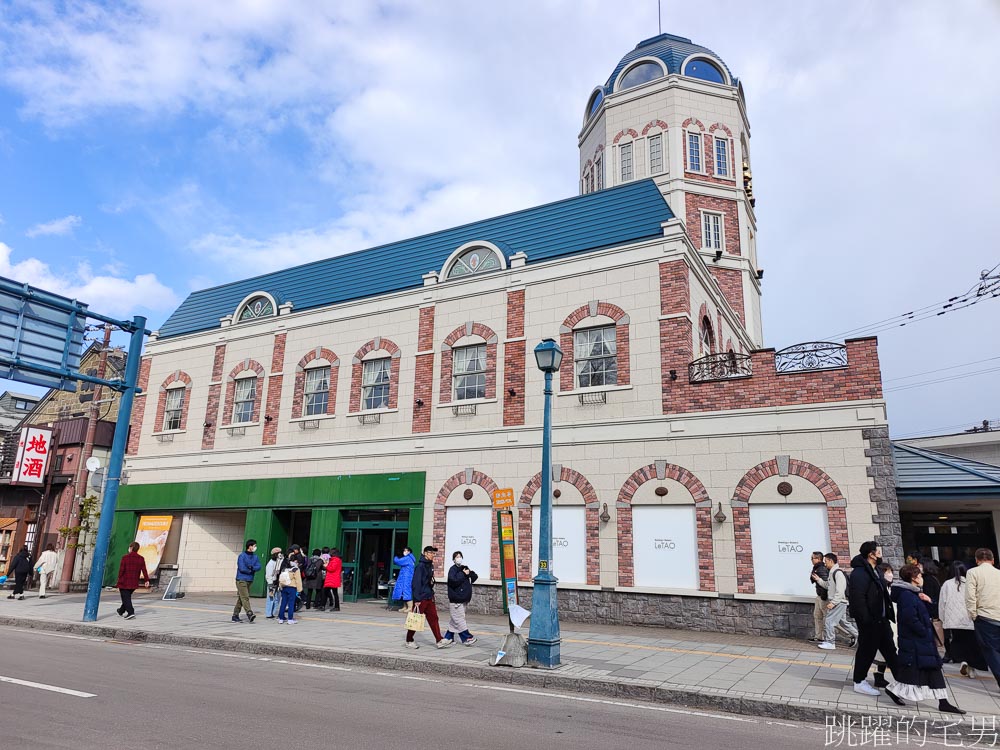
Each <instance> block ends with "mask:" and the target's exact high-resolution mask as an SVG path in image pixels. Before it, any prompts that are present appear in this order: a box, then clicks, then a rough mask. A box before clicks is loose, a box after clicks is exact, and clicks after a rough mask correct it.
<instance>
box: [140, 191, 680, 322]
mask: <svg viewBox="0 0 1000 750" xmlns="http://www.w3.org/2000/svg"><path fill="white" fill-rule="evenodd" d="M673 217H674V214H673V212H672V211H671V210H670V207H669V206H668V205H667V202H666V201H665V200H664V198H663V196H662V195H661V193H660V191H659V189H658V188H657V187H656V184H655V183H654V182H653V181H652V180H639V181H636V182H631V183H628V184H626V185H622V186H619V187H614V188H609V189H607V190H600V191H598V192H595V193H589V194H587V195H579V196H576V197H573V198H567V199H565V200H561V201H557V202H555V203H547V204H545V205H543V206H536V207H534V208H529V209H525V210H523V211H516V212H514V213H511V214H506V215H504V216H497V217H494V218H492V219H484V220H482V221H475V222H472V223H471V224H465V225H463V226H460V227H455V228H453V229H445V230H443V231H440V232H434V233H433V234H426V235H423V236H422V237H415V238H413V239H409V240H402V241H401V242H393V243H390V244H388V245H381V246H379V247H373V248H369V249H368V250H359V251H356V252H353V253H348V254H345V255H338V256H336V257H333V258H326V259H325V260H318V261H315V262H313V263H307V264H306V265H302V266H295V267H293V268H286V269H284V270H281V271H274V272H273V273H268V274H264V275H262V276H255V277H253V278H250V279H244V280H243V281H234V282H232V283H230V284H224V285H223V286H217V287H213V288H211V289H204V290H201V291H197V292H194V293H193V294H191V295H190V296H189V297H188V298H187V299H186V300H184V302H182V303H181V306H180V307H178V308H177V310H175V311H174V313H173V314H172V315H171V316H170V317H169V318H168V319H167V321H166V322H165V323H164V324H163V325H162V326H161V327H160V338H167V337H170V336H182V335H184V334H188V333H195V332H197V331H207V330H210V329H212V328H217V327H218V326H219V319H220V318H222V317H223V316H226V315H231V314H233V313H234V312H235V311H236V307H237V305H239V303H240V302H241V301H242V300H243V299H244V298H245V297H247V296H249V295H250V294H252V293H254V292H261V291H262V292H268V293H269V294H271V295H273V296H274V297H275V298H276V299H278V300H280V301H286V302H292V303H293V304H294V306H295V310H296V311H300V310H309V309H311V308H316V307H323V306H325V305H332V304H336V303H338V302H346V301H348V300H354V299H363V298H365V297H374V296H377V295H380V294H387V293H389V292H396V291H400V290H403V289H412V288H416V287H420V286H423V279H422V276H423V274H425V273H427V272H428V271H440V270H441V268H442V266H444V264H445V261H447V260H448V256H450V255H451V254H452V253H453V252H454V251H455V250H457V249H458V248H459V247H461V246H462V245H464V244H465V243H466V242H472V241H479V240H484V241H487V242H492V243H494V244H496V245H497V246H498V247H500V248H502V249H503V250H504V251H505V252H508V254H512V253H516V252H524V253H527V255H528V264H529V265H530V264H532V263H537V262H540V261H544V260H551V259H553V258H559V257H562V256H565V255H573V254H575V253H582V252H586V251H588V250H596V249H599V248H604V247H614V246H616V245H624V244H626V243H629V242H636V241H639V240H643V239H649V238H653V237H660V236H662V235H663V229H662V227H661V226H660V225H661V223H662V222H664V221H668V220H670V219H672V218H673Z"/></svg>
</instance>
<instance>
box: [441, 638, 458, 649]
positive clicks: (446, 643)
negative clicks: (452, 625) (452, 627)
mask: <svg viewBox="0 0 1000 750" xmlns="http://www.w3.org/2000/svg"><path fill="white" fill-rule="evenodd" d="M454 645H455V641H454V640H450V639H448V638H442V639H441V640H440V641H438V642H437V647H438V648H448V647H449V646H454Z"/></svg>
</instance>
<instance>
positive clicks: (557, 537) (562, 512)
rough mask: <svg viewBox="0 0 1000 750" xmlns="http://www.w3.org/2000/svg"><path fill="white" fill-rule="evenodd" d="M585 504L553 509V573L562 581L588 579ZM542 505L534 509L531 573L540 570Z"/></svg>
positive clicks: (585, 580)
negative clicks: (540, 514) (539, 544)
mask: <svg viewBox="0 0 1000 750" xmlns="http://www.w3.org/2000/svg"><path fill="white" fill-rule="evenodd" d="M585 514H586V510H585V508H584V507H583V506H582V505H573V506H566V505H563V506H558V505H557V506H556V507H554V508H553V509H552V572H553V574H555V577H556V578H558V579H559V581H560V583H586V582H587V545H586V539H587V534H586V530H587V522H586V515H585ZM538 517H539V508H538V506H537V505H536V506H535V507H533V508H532V509H531V572H532V575H534V573H535V572H536V571H537V570H538V525H539V524H538Z"/></svg>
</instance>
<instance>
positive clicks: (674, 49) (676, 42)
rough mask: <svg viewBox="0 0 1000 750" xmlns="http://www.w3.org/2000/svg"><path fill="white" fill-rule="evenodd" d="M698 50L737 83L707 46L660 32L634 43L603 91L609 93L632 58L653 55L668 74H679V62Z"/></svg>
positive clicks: (727, 68)
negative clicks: (708, 56)
mask: <svg viewBox="0 0 1000 750" xmlns="http://www.w3.org/2000/svg"><path fill="white" fill-rule="evenodd" d="M698 52H702V53H704V54H707V55H711V56H712V57H713V58H715V59H716V60H718V61H719V62H721V63H722V66H723V67H724V68H725V69H726V71H727V72H728V73H729V77H730V79H732V82H733V85H734V86H735V85H736V83H737V78H736V76H734V75H733V72H732V71H731V70H729V66H728V65H726V63H725V62H723V60H722V58H721V57H719V56H718V55H717V54H715V53H714V52H712V50H710V49H708V47H702V46H700V45H698V44H694V43H692V42H691V40H690V39H687V38H685V37H682V36H674V35H673V34H660V35H659V36H654V37H652V38H650V39H644V40H643V41H641V42H639V43H638V44H637V45H635V49H634V50H632V51H631V52H629V53H628V54H627V55H625V57H623V58H622V59H621V61H620V62H619V63H618V65H617V66H616V67H615V69H614V72H612V73H611V77H610V78H608V82H607V83H606V84H605V85H604V91H605V93H611V92H612V90H613V87H614V85H615V80H616V79H617V78H618V74H619V73H621V72H622V69H623V68H625V66H626V65H628V64H629V63H630V62H632V61H633V60H638V59H639V58H640V57H655V58H658V59H660V60H662V61H663V63H664V64H665V65H666V66H667V73H668V74H679V73H680V72H681V64H682V63H683V62H684V61H685V60H686V59H687V58H688V57H689V56H690V55H694V54H696V53H698Z"/></svg>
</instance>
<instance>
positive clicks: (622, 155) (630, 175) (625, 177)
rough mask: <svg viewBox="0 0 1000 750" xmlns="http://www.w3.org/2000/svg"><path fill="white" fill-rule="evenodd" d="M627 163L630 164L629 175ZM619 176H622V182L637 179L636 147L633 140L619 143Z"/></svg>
mask: <svg viewBox="0 0 1000 750" xmlns="http://www.w3.org/2000/svg"><path fill="white" fill-rule="evenodd" d="M626 148H627V149H628V151H627V152H626V151H625V149H626ZM626 153H628V161H627V162H626V159H625V154H626ZM626 164H627V166H628V174H627V175H626V173H625V167H626ZM618 176H619V177H620V178H621V181H622V182H630V181H631V180H633V179H635V148H634V144H633V143H632V141H628V142H627V143H621V144H619V145H618Z"/></svg>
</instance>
